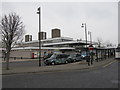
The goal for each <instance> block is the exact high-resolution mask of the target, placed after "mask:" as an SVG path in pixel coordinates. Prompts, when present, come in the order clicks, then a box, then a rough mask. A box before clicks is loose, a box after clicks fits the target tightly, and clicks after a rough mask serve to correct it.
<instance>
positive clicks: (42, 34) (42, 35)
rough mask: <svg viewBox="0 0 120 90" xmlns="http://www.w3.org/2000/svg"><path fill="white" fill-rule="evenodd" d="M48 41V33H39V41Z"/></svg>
mask: <svg viewBox="0 0 120 90" xmlns="http://www.w3.org/2000/svg"><path fill="white" fill-rule="evenodd" d="M43 39H46V32H38V40H43Z"/></svg>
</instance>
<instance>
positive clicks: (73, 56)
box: [67, 54, 81, 62]
mask: <svg viewBox="0 0 120 90" xmlns="http://www.w3.org/2000/svg"><path fill="white" fill-rule="evenodd" d="M67 61H68V62H76V61H81V54H71V55H70V56H69V57H68V58H67Z"/></svg>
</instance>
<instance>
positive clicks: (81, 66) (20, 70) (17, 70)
mask: <svg viewBox="0 0 120 90" xmlns="http://www.w3.org/2000/svg"><path fill="white" fill-rule="evenodd" d="M19 61H21V60H16V61H11V62H19ZM22 61H29V60H22ZM116 61H117V60H116V59H114V58H108V59H104V60H99V61H98V62H97V61H95V60H94V61H93V64H92V65H90V66H88V63H87V62H86V60H83V61H80V62H75V63H68V64H61V65H50V66H41V67H39V66H34V67H32V66H28V67H24V66H23V67H20V66H19V67H10V70H5V68H2V74H1V73H0V74H1V75H11V74H24V73H40V72H59V71H70V70H85V69H95V68H99V67H103V68H104V67H107V66H108V65H110V64H112V63H114V62H116Z"/></svg>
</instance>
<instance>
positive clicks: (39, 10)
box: [37, 7, 41, 66]
mask: <svg viewBox="0 0 120 90" xmlns="http://www.w3.org/2000/svg"><path fill="white" fill-rule="evenodd" d="M40 12H41V8H40V7H39V8H38V12H37V14H39V33H38V34H39V37H38V39H39V66H41V37H40V32H41V13H40Z"/></svg>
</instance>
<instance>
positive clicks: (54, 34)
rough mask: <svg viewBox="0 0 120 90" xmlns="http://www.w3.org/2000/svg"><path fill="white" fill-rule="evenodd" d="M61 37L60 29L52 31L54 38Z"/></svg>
mask: <svg viewBox="0 0 120 90" xmlns="http://www.w3.org/2000/svg"><path fill="white" fill-rule="evenodd" d="M56 37H61V32H60V29H57V28H55V29H52V38H56Z"/></svg>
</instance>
